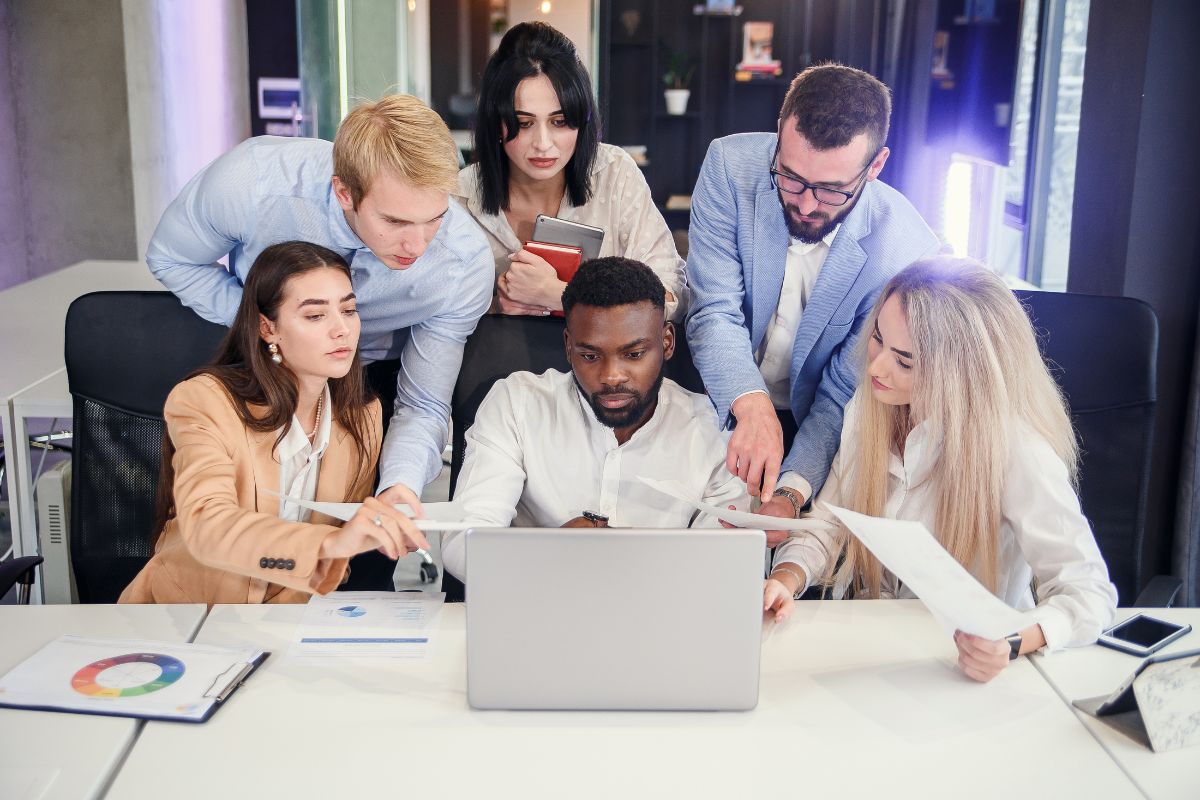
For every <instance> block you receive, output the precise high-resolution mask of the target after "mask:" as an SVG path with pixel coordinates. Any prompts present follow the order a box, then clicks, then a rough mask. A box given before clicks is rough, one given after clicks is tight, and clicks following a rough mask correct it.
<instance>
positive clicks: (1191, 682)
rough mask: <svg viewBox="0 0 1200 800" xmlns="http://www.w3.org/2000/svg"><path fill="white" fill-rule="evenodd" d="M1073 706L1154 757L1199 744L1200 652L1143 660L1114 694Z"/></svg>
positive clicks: (1090, 698)
mask: <svg viewBox="0 0 1200 800" xmlns="http://www.w3.org/2000/svg"><path fill="white" fill-rule="evenodd" d="M1072 705H1074V706H1075V707H1076V708H1078V709H1079V710H1080V711H1082V712H1083V713H1085V714H1087V715H1089V716H1092V717H1095V718H1096V719H1098V720H1100V721H1101V722H1103V723H1105V724H1106V725H1108V726H1109V727H1111V728H1113V729H1114V730H1116V731H1119V732H1120V733H1123V734H1124V735H1126V736H1128V737H1129V738H1130V739H1133V740H1134V741H1135V742H1137V743H1138V744H1141V745H1142V746H1143V747H1146V748H1149V749H1151V750H1153V751H1154V752H1156V753H1158V752H1162V751H1165V750H1175V749H1178V748H1180V747H1189V746H1192V745H1197V744H1200V724H1197V723H1196V721H1195V720H1196V719H1197V718H1198V717H1200V650H1186V651H1184V652H1180V653H1170V654H1168V655H1158V656H1152V657H1150V658H1147V659H1146V660H1145V661H1143V662H1142V663H1141V664H1139V665H1138V667H1137V669H1135V670H1134V671H1133V674H1132V675H1130V676H1129V677H1128V678H1127V679H1126V680H1125V682H1124V683H1122V684H1121V685H1120V686H1119V687H1117V689H1116V691H1114V692H1113V693H1112V694H1107V695H1101V696H1099V697H1088V698H1085V699H1083V700H1076V701H1074V702H1073V703H1072Z"/></svg>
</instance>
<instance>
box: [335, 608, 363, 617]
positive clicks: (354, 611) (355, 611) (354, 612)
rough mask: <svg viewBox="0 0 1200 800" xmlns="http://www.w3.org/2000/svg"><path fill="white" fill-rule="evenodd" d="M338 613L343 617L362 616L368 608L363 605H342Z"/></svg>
mask: <svg viewBox="0 0 1200 800" xmlns="http://www.w3.org/2000/svg"><path fill="white" fill-rule="evenodd" d="M337 613H338V614H339V615H340V616H343V617H361V616H362V615H363V614H366V613H367V610H366V609H365V608H363V607H362V606H342V607H341V608H339V609H338V610H337Z"/></svg>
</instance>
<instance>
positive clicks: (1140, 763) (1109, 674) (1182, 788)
mask: <svg viewBox="0 0 1200 800" xmlns="http://www.w3.org/2000/svg"><path fill="white" fill-rule="evenodd" d="M1139 611H1145V613H1147V614H1149V615H1151V616H1154V617H1158V618H1159V619H1165V620H1169V621H1171V622H1187V623H1191V625H1192V629H1193V630H1192V632H1191V633H1189V634H1188V635H1187V636H1184V637H1183V638H1182V639H1180V640H1179V641H1177V642H1174V643H1172V644H1170V645H1168V646H1167V647H1165V648H1163V649H1162V650H1161V651H1160V652H1161V653H1175V652H1180V651H1182V650H1195V649H1200V608H1147V609H1132V608H1122V609H1119V610H1118V612H1117V613H1118V617H1119V618H1120V619H1125V618H1127V617H1131V616H1133V615H1134V614H1136V613H1138V612H1139ZM1141 662H1142V659H1140V658H1138V657H1137V656H1131V655H1128V654H1126V653H1121V652H1119V651H1117V650H1112V649H1110V648H1107V647H1101V646H1100V645H1092V646H1090V647H1081V648H1078V649H1074V650H1064V651H1062V652H1059V653H1054V654H1052V655H1050V656H1044V657H1042V656H1039V657H1036V658H1035V659H1034V665H1035V666H1036V667H1037V668H1038V670H1039V671H1040V672H1041V673H1042V674H1043V675H1045V676H1046V680H1048V681H1049V682H1050V684H1051V685H1052V686H1053V687H1054V688H1055V690H1056V691H1058V692H1059V694H1061V695H1062V697H1063V700H1064V701H1065V702H1067V703H1071V702H1073V701H1075V700H1083V699H1086V698H1089V697H1096V696H1098V695H1107V694H1109V693H1111V692H1112V691H1113V690H1115V689H1116V688H1117V687H1118V686H1120V685H1121V684H1122V683H1124V682H1125V680H1126V679H1127V678H1128V677H1129V676H1130V675H1132V674H1133V671H1134V670H1135V669H1136V668H1137V666H1138V664H1140V663H1141ZM1072 710H1073V711H1074V712H1075V714H1076V716H1078V717H1079V719H1080V720H1082V721H1083V724H1084V725H1085V726H1087V728H1088V730H1089V731H1090V732H1091V733H1092V734H1093V735H1094V736H1095V737H1096V739H1097V740H1098V741H1099V742H1100V744H1101V745H1102V746H1103V747H1104V749H1105V750H1106V751H1108V752H1109V753H1110V754H1111V755H1112V757H1113V759H1115V760H1116V762H1117V763H1118V764H1119V765H1120V766H1121V768H1122V769H1123V770H1125V772H1126V773H1127V774H1128V775H1129V777H1130V778H1131V779H1132V780H1133V781H1134V783H1136V784H1137V785H1138V787H1139V788H1141V789H1142V791H1144V792H1145V793H1146V795H1147V796H1148V797H1153V798H1175V797H1177V798H1187V800H1195V798H1197V797H1200V747H1190V748H1183V749H1182V750H1172V751H1168V752H1165V753H1155V752H1153V751H1152V750H1149V749H1148V748H1145V747H1143V746H1142V745H1140V744H1138V743H1137V742H1135V741H1133V740H1132V739H1130V738H1129V737H1127V736H1125V735H1123V734H1121V733H1119V732H1117V731H1115V730H1113V729H1112V728H1111V727H1109V726H1108V725H1106V724H1105V723H1103V722H1100V721H1099V720H1097V719H1096V718H1094V717H1091V716H1089V715H1087V714H1085V713H1083V712H1082V711H1079V710H1078V709H1075V708H1072Z"/></svg>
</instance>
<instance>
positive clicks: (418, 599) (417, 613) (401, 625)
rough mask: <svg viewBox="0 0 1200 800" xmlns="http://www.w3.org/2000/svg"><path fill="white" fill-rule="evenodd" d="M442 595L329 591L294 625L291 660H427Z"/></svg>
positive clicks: (314, 601)
mask: <svg viewBox="0 0 1200 800" xmlns="http://www.w3.org/2000/svg"><path fill="white" fill-rule="evenodd" d="M445 600H446V595H445V594H444V593H442V592H436V593H435V592H330V593H329V594H327V595H325V596H324V597H318V596H314V597H313V598H312V599H311V600H309V601H308V605H307V606H306V607H305V609H304V616H303V618H302V619H301V620H300V624H299V625H298V626H296V633H295V636H294V637H293V639H292V646H291V650H290V654H291V655H293V656H303V657H308V656H318V657H325V656H341V657H348V658H378V657H383V658H404V659H413V660H420V661H428V660H429V658H430V657H431V656H432V654H433V644H434V641H435V638H436V636H435V631H436V626H435V624H434V623H435V622H436V620H437V616H438V614H439V613H440V612H441V610H442V604H443V603H444V602H445Z"/></svg>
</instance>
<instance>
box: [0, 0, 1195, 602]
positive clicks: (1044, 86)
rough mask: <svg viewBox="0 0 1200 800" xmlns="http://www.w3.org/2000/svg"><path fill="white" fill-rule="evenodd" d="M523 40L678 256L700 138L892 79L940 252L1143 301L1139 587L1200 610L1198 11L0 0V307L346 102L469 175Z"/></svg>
mask: <svg viewBox="0 0 1200 800" xmlns="http://www.w3.org/2000/svg"><path fill="white" fill-rule="evenodd" d="M527 20H544V21H546V22H548V23H550V24H551V25H554V26H555V27H557V28H559V29H560V30H561V31H563V32H564V33H565V34H566V35H568V36H569V37H570V38H571V39H572V40H573V41H574V42H575V44H576V46H577V48H578V50H579V53H580V56H581V58H582V60H583V61H584V63H585V65H586V66H587V67H588V69H589V71H590V73H591V75H592V80H593V83H594V86H595V90H596V93H597V96H598V98H599V100H600V108H601V117H602V126H603V138H604V140H605V141H608V142H611V143H613V144H617V145H621V146H624V147H626V148H627V149H628V150H629V152H630V154H631V155H632V156H633V157H634V160H635V161H637V162H638V164H639V165H640V166H641V168H642V169H643V170H644V172H645V175H646V178H647V181H648V182H649V184H650V186H651V189H652V192H653V194H654V198H655V201H656V202H657V203H658V204H659V206H660V207H661V208H662V210H663V212H664V215H665V216H666V218H667V220H668V223H669V224H670V226H671V227H672V229H673V230H674V231H675V232H676V241H677V243H678V246H679V248H680V251H681V252H683V253H686V247H687V235H686V231H687V225H688V207H689V201H690V192H691V187H692V185H693V183H694V181H695V178H696V175H697V173H698V171H699V167H700V163H701V160H702V159H703V156H704V153H705V150H706V148H707V146H708V143H709V142H710V141H711V140H712V139H713V138H715V137H719V136H724V135H727V134H730V133H736V132H741V131H760V130H773V129H774V127H775V123H776V116H777V113H778V108H779V105H780V103H781V101H782V98H783V94H784V92H785V90H786V88H787V84H788V81H789V80H790V79H791V77H792V76H794V75H795V74H796V73H797V72H798V71H799V70H801V69H803V68H804V67H805V66H807V65H809V64H813V63H818V62H821V61H826V60H835V61H840V62H843V63H847V64H851V65H853V66H856V67H859V68H862V69H864V70H868V71H870V72H871V73H873V74H875V75H876V76H878V77H879V78H880V79H882V80H883V81H884V82H885V83H887V85H888V86H889V87H891V89H892V92H893V95H894V113H893V120H892V132H891V135H890V140H889V145H890V147H891V149H892V156H891V159H890V160H889V162H888V165H887V167H886V169H885V171H884V173H883V175H882V176H881V177H882V178H883V180H885V181H887V182H888V183H890V184H892V185H893V186H895V187H896V188H898V189H899V190H901V191H902V192H903V193H904V194H906V195H907V196H908V197H909V198H910V199H911V200H912V202H913V203H914V205H916V207H917V208H918V210H920V211H921V213H922V214H923V215H924V217H925V218H926V220H927V221H928V222H929V224H930V225H931V226H932V227H933V228H934V230H935V231H937V232H938V234H939V235H940V236H941V237H942V238H943V239H944V240H945V241H946V243H947V244H948V246H949V247H950V248H951V249H952V250H953V251H954V252H956V253H957V254H960V255H969V256H973V257H975V258H978V259H980V260H982V261H984V262H985V263H987V264H989V265H990V266H991V267H992V268H994V269H996V270H997V271H998V272H1000V273H1002V274H1003V275H1004V276H1005V277H1006V278H1008V279H1009V280H1010V282H1011V283H1012V284H1013V285H1014V286H1015V287H1023V288H1033V289H1045V290H1051V291H1058V292H1070V293H1080V294H1098V295H1112V296H1126V297H1134V298H1139V299H1141V300H1144V301H1145V302H1146V303H1148V304H1149V305H1150V306H1151V307H1152V308H1153V309H1154V311H1155V313H1156V314H1157V316H1158V322H1159V331H1160V333H1159V336H1160V338H1159V347H1158V364H1157V384H1158V385H1157V401H1158V405H1157V423H1156V428H1155V431H1154V434H1153V456H1152V459H1151V472H1150V480H1149V484H1148V490H1147V502H1146V519H1145V540H1144V545H1143V548H1142V561H1141V564H1140V566H1139V570H1140V573H1141V574H1142V575H1143V576H1149V575H1154V574H1159V573H1174V574H1177V575H1180V576H1181V577H1184V578H1185V581H1187V585H1186V587H1185V592H1186V593H1187V594H1186V597H1185V598H1183V599H1184V600H1185V602H1186V603H1187V604H1190V605H1194V604H1197V603H1198V602H1200V587H1198V586H1197V585H1196V584H1197V580H1196V575H1195V571H1196V569H1197V566H1196V565H1197V562H1198V558H1197V555H1196V553H1195V552H1194V548H1196V547H1197V539H1200V474H1198V471H1197V453H1196V449H1197V447H1196V445H1197V441H1198V436H1200V425H1198V423H1200V391H1198V389H1197V382H1198V381H1200V369H1198V365H1197V347H1196V342H1197V317H1198V312H1200V233H1198V231H1200V199H1198V193H1197V186H1198V184H1200V152H1198V151H1197V148H1195V146H1194V145H1193V143H1192V139H1193V138H1194V134H1195V131H1196V130H1197V129H1198V128H1200V120H1198V116H1200V110H1198V109H1200V102H1197V101H1198V100H1200V52H1198V48H1196V47H1195V45H1194V38H1195V35H1196V33H1197V32H1198V31H1200V6H1198V4H1195V3H1193V2H1190V0H1145V2H1138V3H1119V2H1112V1H1111V0H1090V1H1089V0H1025V2H1020V0H742V2H737V3H734V2H726V1H725V0H708V1H707V2H696V0H205V1H204V2H192V1H191V0H89V2H87V3H80V2H77V0H0V31H2V35H0V290H3V289H7V288H9V287H13V286H17V285H20V284H22V283H24V282H27V281H30V280H32V279H35V278H38V277H40V276H44V275H47V274H50V273H53V272H54V271H56V270H60V269H62V268H64V267H66V266H68V265H71V264H74V263H76V262H79V261H83V260H87V259H113V260H140V259H141V258H142V256H143V255H144V253H145V249H146V244H147V242H148V240H149V238H150V236H151V234H152V233H153V231H154V227H155V225H156V224H157V221H158V217H159V215H160V214H161V212H162V210H163V209H164V208H165V206H166V204H167V203H168V202H169V201H170V200H171V199H172V198H173V197H174V196H175V194H176V193H177V192H178V191H179V189H180V188H181V187H182V186H183V184H184V183H185V182H186V181H187V180H188V179H189V178H190V177H191V176H192V175H193V174H194V173H195V172H196V171H197V170H198V169H199V168H200V167H201V166H203V165H204V164H206V163H208V162H209V161H211V160H212V159H213V158H215V157H216V156H218V155H219V154H221V153H223V152H224V151H226V150H227V149H229V148H230V147H232V146H233V145H234V144H236V143H237V142H239V141H241V140H242V139H244V138H245V137H247V136H251V135H262V134H271V135H281V136H295V135H299V136H316V137H321V138H326V139H332V137H333V134H334V131H335V130H336V127H337V124H338V122H339V120H340V119H341V118H342V117H343V116H344V115H345V113H346V112H347V110H348V109H349V108H351V107H352V106H353V105H354V104H355V102H356V101H357V100H359V99H366V98H376V97H379V96H380V95H382V94H385V93H387V92H390V91H401V92H409V93H412V94H415V95H417V96H419V97H421V98H422V99H423V100H425V101H426V102H427V103H429V104H430V105H431V106H432V107H433V108H434V109H435V110H436V111H437V112H438V113H439V114H440V115H441V116H442V117H443V118H444V119H445V120H446V122H447V124H448V125H449V127H450V128H451V130H452V131H453V132H454V134H455V137H456V140H457V141H458V142H459V145H460V149H461V150H462V156H463V159H464V161H466V162H469V161H470V159H471V153H470V147H471V143H470V129H471V125H472V119H473V115H474V109H475V102H476V94H475V93H476V91H477V89H478V85H479V77H480V73H481V71H482V68H483V65H484V63H485V62H486V60H487V57H488V55H489V54H490V53H491V51H492V49H493V48H494V47H495V45H496V44H497V42H498V41H499V38H500V36H502V35H503V33H504V31H506V30H507V29H508V28H509V27H511V26H512V25H515V24H517V23H519V22H523V21H527ZM681 92H682V93H683V94H681ZM10 345H11V343H10ZM1099 366H1100V368H1101V370H1102V368H1103V365H1099ZM0 369H3V367H0ZM1101 374H1102V375H1103V373H1102V372H1101ZM1103 377H1104V379H1106V380H1110V381H1112V382H1114V383H1119V382H1121V381H1122V379H1123V377H1122V375H1121V374H1119V373H1118V372H1116V371H1114V372H1113V374H1111V375H1107V376H1103ZM62 427H63V426H62V424H61V421H59V424H58V425H56V426H50V425H44V426H43V428H45V429H46V430H45V431H44V432H53V431H50V430H49V428H62ZM68 427H69V426H68ZM9 444H10V445H11V443H9ZM39 455H40V453H39ZM56 457H57V458H62V456H61V455H57V456H56V455H54V454H51V456H50V457H49V458H48V459H43V463H42V467H43V468H44V467H45V466H46V464H47V462H48V463H49V464H50V465H52V464H53V462H54V459H55V458H56ZM5 491H6V492H7V490H5ZM6 528H7V526H6V524H5V523H4V522H2V521H0V554H3V553H4V552H5V551H8V550H10V545H11V538H10V536H9V534H8V533H7V532H6ZM1189 571H1190V572H1191V573H1192V574H1191V575H1190V576H1189V575H1188V574H1187V573H1188V572H1189ZM1189 578H1190V580H1189Z"/></svg>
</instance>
